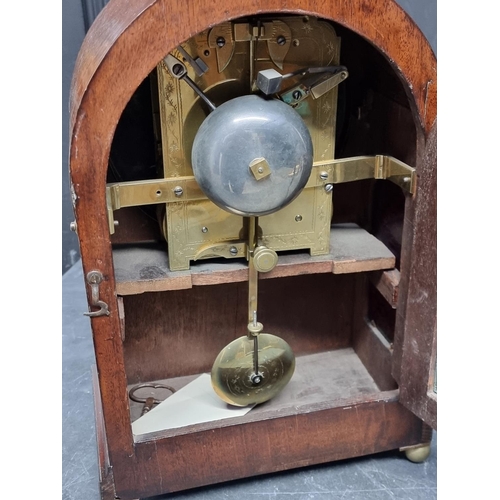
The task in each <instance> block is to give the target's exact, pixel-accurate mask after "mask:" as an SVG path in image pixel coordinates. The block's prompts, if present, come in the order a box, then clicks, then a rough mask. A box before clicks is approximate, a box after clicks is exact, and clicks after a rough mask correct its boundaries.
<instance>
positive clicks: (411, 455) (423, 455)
mask: <svg viewBox="0 0 500 500" xmlns="http://www.w3.org/2000/svg"><path fill="white" fill-rule="evenodd" d="M402 451H404V452H405V455H406V458H407V459H408V460H409V461H410V462H414V463H416V464H420V463H422V462H425V461H426V460H427V459H428V458H429V455H430V454H431V444H430V443H427V444H421V445H418V446H412V447H411V448H406V449H405V450H402Z"/></svg>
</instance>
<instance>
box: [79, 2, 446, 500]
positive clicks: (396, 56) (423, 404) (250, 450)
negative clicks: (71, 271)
mask: <svg viewBox="0 0 500 500" xmlns="http://www.w3.org/2000/svg"><path fill="white" fill-rule="evenodd" d="M273 13H274V14H276V13H280V14H283V13H285V14H287V15H301V16H311V17H317V18H320V19H324V20H328V21H330V22H332V23H333V26H334V28H335V30H336V32H337V34H338V35H339V36H341V38H342V52H341V54H342V56H341V59H342V64H344V65H346V66H347V67H348V68H349V71H350V77H349V80H348V81H347V82H346V86H347V85H348V87H346V89H347V90H346V95H345V96H344V98H345V102H346V103H347V104H346V109H344V111H343V112H344V115H345V116H344V121H345V127H343V130H344V131H345V134H344V135H342V134H340V136H339V137H338V145H337V157H339V156H340V157H347V156H354V155H362V154H387V155H392V156H395V157H398V158H399V159H400V160H402V161H404V162H406V163H408V164H409V165H411V166H413V167H415V168H416V171H417V189H416V193H415V195H414V196H412V195H409V194H406V195H405V194H403V192H402V191H401V190H400V189H399V188H398V187H397V186H395V185H392V184H391V183H389V182H386V181H375V180H369V181H359V182H356V183H352V184H349V185H342V186H338V187H336V190H335V191H334V207H335V210H334V216H333V221H332V222H333V223H334V225H333V229H332V246H333V251H332V252H331V254H330V255H328V256H326V257H325V258H324V259H319V260H318V259H316V260H315V259H311V257H310V256H309V255H308V254H307V253H305V254H300V253H298V254H296V255H293V256H292V257H293V258H291V260H287V261H286V265H285V264H279V265H278V267H277V268H276V269H275V270H274V271H273V272H272V273H270V275H269V276H266V278H269V279H264V280H261V290H262V294H263V297H264V300H263V303H264V308H263V311H262V317H263V319H264V320H265V321H266V322H267V324H268V326H269V330H272V331H273V333H276V334H278V335H280V336H281V337H283V338H285V339H287V341H288V342H289V343H290V344H291V346H292V348H293V349H294V351H295V354H296V356H298V360H301V359H304V360H305V361H304V362H303V370H305V371H304V372H303V373H302V376H303V380H304V385H303V387H299V388H298V392H295V393H294V396H293V397H296V398H295V399H288V400H287V399H286V398H285V399H281V400H280V401H279V403H276V404H275V405H274V406H273V401H270V402H269V403H267V404H266V405H264V407H263V409H262V410H260V412H257V411H256V412H254V411H251V412H250V413H249V414H247V416H245V417H242V418H239V419H230V420H228V421H224V422H211V423H208V424H200V425H197V426H191V427H188V428H182V429H177V430H169V431H165V432H159V433H156V434H152V435H146V436H140V437H135V438H134V436H133V434H132V431H131V419H132V414H133V412H134V408H133V405H131V401H130V400H129V397H128V389H129V387H130V386H131V385H133V384H136V383H138V382H146V381H150V380H157V379H169V380H174V381H176V380H177V382H178V383H180V384H181V385H182V380H184V379H185V378H186V377H187V378H189V376H192V375H195V374H198V373H203V372H207V371H209V369H210V366H211V363H212V362H213V360H214V358H215V356H216V355H217V353H218V351H219V350H220V349H221V348H222V347H223V346H224V345H225V344H226V343H227V342H228V341H230V340H231V339H232V338H235V335H234V333H235V332H236V331H238V330H239V329H240V325H241V324H243V326H244V325H245V324H246V323H245V306H244V304H243V303H244V295H245V286H246V284H245V274H244V272H242V271H241V270H240V271H238V270H231V269H229V268H228V270H224V269H222V270H220V264H219V266H218V267H217V269H215V268H214V269H210V263H209V262H208V261H207V262H206V263H205V264H204V266H205V267H204V270H203V272H197V271H196V269H195V267H193V268H192V269H191V271H187V272H184V273H180V274H179V273H177V274H176V273H171V274H169V273H168V272H167V273H163V274H162V273H160V274H159V275H154V273H153V275H148V276H146V277H144V275H142V277H141V275H140V272H139V275H137V277H136V278H134V274H133V272H132V271H133V270H132V268H134V269H135V268H137V266H139V268H140V267H141V263H140V262H137V261H136V260H134V257H133V256H134V255H136V254H135V253H133V252H134V251H135V250H136V248H134V244H131V245H130V247H131V252H132V253H131V254H130V255H131V257H130V259H131V262H132V264H131V276H132V278H130V279H128V278H127V280H125V281H124V280H123V279H121V278H119V277H117V275H116V256H115V260H114V257H113V253H114V252H115V251H116V248H117V244H116V241H115V240H113V238H112V237H111V236H110V232H109V227H108V219H107V207H106V196H105V191H106V182H107V181H106V179H107V173H108V162H109V157H110V150H111V148H112V146H113V141H114V136H115V132H116V130H117V126H118V125H119V123H120V120H121V119H122V116H123V112H124V110H125V109H126V107H127V105H128V103H129V102H131V98H132V97H133V96H134V93H135V92H137V89H138V88H139V86H140V85H141V83H142V82H143V81H144V80H145V78H147V76H148V75H149V74H150V73H151V72H152V71H153V70H154V69H155V67H156V65H157V64H158V62H159V61H160V60H161V59H162V58H163V57H165V55H166V54H167V53H169V52H170V51H171V50H173V49H174V48H175V47H177V46H178V45H179V44H180V43H181V42H183V41H185V40H187V39H188V38H189V37H191V36H193V35H195V34H197V33H199V32H201V31H203V30H205V29H207V28H209V27H211V26H214V25H217V24H219V23H221V22H223V21H227V20H234V19H238V18H241V17H244V16H247V17H248V16H256V15H264V14H273ZM436 95H437V86H436V59H435V56H434V54H433V52H432V50H431V48H430V46H429V44H428V42H427V41H426V39H425V37H424V36H423V34H422V33H421V32H420V31H419V29H418V28H417V27H416V25H415V24H414V22H413V21H412V20H411V19H410V18H409V17H408V16H407V15H406V14H405V12H404V11H403V10H402V9H401V8H400V7H399V6H398V5H397V4H396V3H395V2H393V1H390V0H352V1H349V2H345V1H340V0H329V1H324V2H319V3H318V2H309V1H307V0H287V1H271V2H268V1H266V2H264V1H261V0H254V1H251V2H242V1H236V0H227V1H224V2H221V1H218V0H215V1H210V2H208V1H204V0H193V1H192V2H187V3H185V2H184V3H183V2H172V1H162V0H137V1H134V2H125V1H121V0H111V2H110V3H109V4H108V5H107V6H106V7H105V8H104V10H103V11H102V12H101V14H100V15H99V16H98V18H97V19H96V21H95V23H94V25H93V26H92V27H91V29H90V30H89V32H88V34H87V37H86V39H85V41H84V43H83V46H82V48H81V51H80V54H79V56H78V60H77V63H76V67H75V72H74V77H73V82H72V88H71V103H70V104H71V116H70V136H71V147H70V175H71V187H72V193H73V202H74V210H75V216H76V221H75V222H76V228H77V233H78V238H79V243H80V250H81V257H82V264H83V269H84V276H85V277H86V278H87V277H88V276H89V273H92V272H98V273H100V275H102V281H101V282H100V283H98V284H95V283H94V284H93V285H92V284H91V283H88V282H86V287H87V294H88V300H89V311H93V312H96V311H98V310H99V307H97V308H96V307H95V306H94V304H95V303H96V297H97V298H98V301H99V303H100V304H101V305H102V304H105V305H106V306H107V310H108V311H109V315H105V314H104V315H100V316H96V317H92V318H91V326H92V333H93V341H94V346H95V356H96V363H97V365H96V370H95V402H96V418H97V431H98V449H99V461H100V471H101V491H102V497H103V499H111V498H120V499H122V500H130V499H134V498H139V497H147V496H152V495H157V494H161V493H167V492H173V491H179V490H183V489H188V488H193V487H198V486H202V485H207V484H213V483H216V482H221V481H227V480H232V479H237V478H242V477H248V476H252V475H258V474H264V473H269V472H275V471H279V470H285V469H290V468H295V467H301V466H306V465H311V464H317V463H323V462H328V461H334V460H339V459H345V458H349V457H356V456H361V455H366V454H371V453H377V452H381V451H386V450H391V449H398V448H399V449H408V450H412V449H417V450H418V449H421V448H422V445H424V448H425V445H426V444H427V443H429V441H430V439H431V427H433V428H436V425H437V424H436V407H437V394H436V392H437V391H436V389H435V384H434V372H435V370H434V368H435V363H436ZM120 223H121V222H120ZM123 223H124V225H126V226H127V224H128V226H127V227H128V228H129V229H128V230H129V231H130V232H131V233H132V234H133V233H134V228H135V227H137V231H138V232H139V231H140V230H141V226H140V224H137V222H136V221H135V220H134V222H131V221H129V222H127V219H126V217H125V218H124V222H123ZM342 223H355V224H356V225H357V226H356V227H357V228H358V229H356V231H358V232H356V231H355V235H354V236H353V238H352V239H349V238H348V240H347V241H346V242H345V246H344V247H343V248H342V249H338V245H337V247H336V246H335V245H336V244H335V242H336V241H339V240H338V238H337V236H338V235H339V234H340V233H339V231H340V230H341V229H342V227H345V226H342V225H339V224H342ZM134 224H137V226H134ZM349 227H351V226H349ZM335 231H337V232H335ZM353 234H354V233H353ZM359 238H361V239H359ZM132 239H133V237H132ZM138 247H140V244H137V248H138ZM380 248H382V250H380ZM349 252H350V253H349ZM134 266H135V267H134ZM146 266H147V262H146V263H144V266H143V268H144V267H146ZM238 301H240V302H241V303H240V304H239V303H238ZM239 316H241V318H242V319H241V318H240V317H239ZM225 330H227V333H220V332H223V331H225ZM315 356H316V357H315ZM308 359H309V360H310V362H309V364H308V362H307V360H308ZM320 361H321V362H320ZM360 366H361V367H362V370H360V369H359V367H360ZM363 370H364V371H363ZM367 377H368V379H367ZM179 381H180V382H179ZM308 392H309V393H308ZM300 398H303V399H300Z"/></svg>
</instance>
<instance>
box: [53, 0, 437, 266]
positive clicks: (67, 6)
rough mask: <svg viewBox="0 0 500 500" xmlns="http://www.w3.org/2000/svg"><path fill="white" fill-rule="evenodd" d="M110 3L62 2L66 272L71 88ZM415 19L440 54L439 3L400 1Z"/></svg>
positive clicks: (72, 252) (71, 260) (72, 249)
mask: <svg viewBox="0 0 500 500" xmlns="http://www.w3.org/2000/svg"><path fill="white" fill-rule="evenodd" d="M106 3H107V1H106V0H64V1H63V2H62V26H63V30H62V48H63V50H62V109H63V115H62V130H63V134H62V273H63V274H64V273H65V272H66V271H67V270H68V269H69V268H70V267H71V266H72V265H73V264H75V263H76V262H77V261H78V260H79V257H80V255H79V250H78V241H77V237H76V235H75V233H73V232H71V231H70V229H69V224H70V222H71V221H72V220H74V215H73V207H72V205H71V197H70V190H69V172H68V157H69V123H68V121H69V104H68V102H69V89H70V84H71V76H72V74H73V67H74V64H75V60H76V56H77V54H78V51H79V49H80V46H81V44H82V41H83V38H84V36H85V33H86V30H87V29H88V26H89V25H90V24H91V22H92V21H93V19H95V17H96V16H97V14H98V13H99V11H100V10H101V9H102V7H103V6H104V5H105V4H106ZM398 3H399V4H400V5H401V7H403V9H405V10H406V12H407V13H408V14H409V15H410V16H411V17H412V18H413V19H414V20H415V22H416V23H417V25H418V26H419V27H420V29H421V30H422V32H423V33H424V35H425V36H426V37H427V39H428V40H429V43H430V44H431V46H432V48H433V50H434V52H435V53H437V0H398Z"/></svg>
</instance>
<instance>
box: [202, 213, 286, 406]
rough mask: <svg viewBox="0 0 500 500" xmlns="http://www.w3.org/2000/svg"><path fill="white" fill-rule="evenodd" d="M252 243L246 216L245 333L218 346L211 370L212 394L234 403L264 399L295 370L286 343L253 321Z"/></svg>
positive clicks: (252, 222)
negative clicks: (246, 285) (246, 308)
mask: <svg viewBox="0 0 500 500" xmlns="http://www.w3.org/2000/svg"><path fill="white" fill-rule="evenodd" d="M256 247H257V218H256V217H249V234H248V327H247V329H248V333H247V335H246V336H243V337H240V338H238V339H236V340H233V342H231V343H230V344H228V345H227V346H226V347H224V349H222V351H221V352H220V353H219V355H218V356H217V358H216V360H215V362H214V364H213V367H212V374H211V377H212V386H213V388H214V390H215V392H216V394H217V395H218V396H219V397H220V398H221V399H222V400H223V401H225V402H226V403H229V404H231V405H234V406H247V405H251V404H258V403H263V402H264V401H268V400H269V399H271V398H273V397H274V396H276V394H278V393H279V392H280V391H281V390H282V389H283V387H285V385H286V384H287V383H288V382H289V381H290V379H291V378H292V375H293V372H294V370H295V356H294V354H293V351H292V349H291V348H290V346H289V345H288V344H287V343H286V342H285V341H284V340H283V339H282V338H280V337H277V336H275V335H271V334H269V333H261V332H262V330H263V326H262V323H259V322H258V321H257V292H258V277H259V276H258V271H257V270H256V268H255V266H254V250H255V248H256Z"/></svg>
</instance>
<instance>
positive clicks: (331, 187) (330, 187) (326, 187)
mask: <svg viewBox="0 0 500 500" xmlns="http://www.w3.org/2000/svg"><path fill="white" fill-rule="evenodd" d="M325 191H326V192H327V193H331V192H332V191H333V184H326V185H325Z"/></svg>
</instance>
